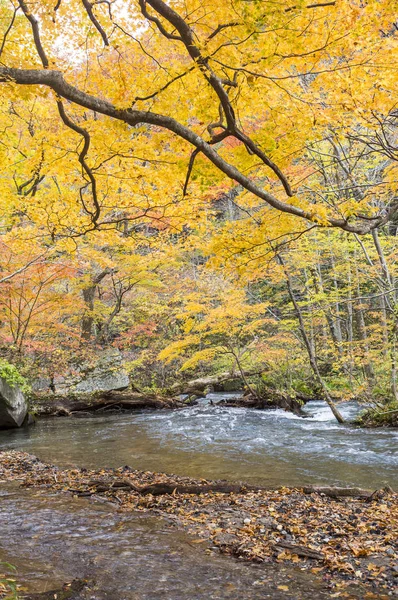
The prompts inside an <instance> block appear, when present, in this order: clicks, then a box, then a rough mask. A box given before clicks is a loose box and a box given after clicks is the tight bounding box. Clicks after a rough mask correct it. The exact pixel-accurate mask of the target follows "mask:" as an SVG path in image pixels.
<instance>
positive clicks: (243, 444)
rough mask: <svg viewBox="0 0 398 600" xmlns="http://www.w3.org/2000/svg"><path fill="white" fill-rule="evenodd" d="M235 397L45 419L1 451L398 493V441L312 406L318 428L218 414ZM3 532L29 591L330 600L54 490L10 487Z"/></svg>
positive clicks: (1, 436)
mask: <svg viewBox="0 0 398 600" xmlns="http://www.w3.org/2000/svg"><path fill="white" fill-rule="evenodd" d="M225 396H226V394H223V395H220V394H212V395H210V396H208V397H207V399H206V400H204V401H201V403H200V404H198V405H197V406H196V407H193V408H191V409H187V410H181V411H153V412H151V411H142V412H135V413H130V414H120V415H109V414H108V415H102V416H98V415H97V416H95V417H89V416H85V417H80V418H69V419H68V418H57V419H48V420H41V421H39V422H38V423H37V424H36V425H35V426H33V427H30V428H27V429H20V430H13V431H11V430H10V431H3V432H0V450H1V449H12V448H14V449H17V450H24V451H27V452H30V453H32V454H35V455H37V456H38V457H40V458H41V459H43V460H46V461H49V462H52V463H56V464H59V465H61V466H69V465H76V464H78V465H80V466H85V467H94V468H95V467H105V466H109V467H117V466H121V465H125V464H127V465H130V466H132V467H134V468H137V469H144V470H146V469H147V470H154V471H166V472H170V473H178V474H182V475H191V476H196V477H206V478H225V479H230V480H233V479H235V480H244V481H251V482H261V483H263V484H266V485H282V484H284V485H295V484H303V483H306V482H316V483H322V482H329V483H344V484H355V485H359V486H364V487H370V488H377V487H379V486H381V485H384V484H385V483H387V482H388V483H389V484H390V485H392V486H393V487H398V433H397V432H396V431H393V430H360V429H356V428H354V427H352V426H350V425H345V426H341V425H338V424H337V423H335V422H334V421H333V418H332V416H331V414H330V411H329V409H328V407H327V406H325V405H324V404H323V403H322V402H312V403H310V404H309V405H308V406H307V409H306V410H307V412H308V418H307V419H302V418H299V417H295V416H294V415H291V414H289V413H285V412H283V411H279V410H276V411H267V412H265V411H264V412H262V411H256V410H245V409H240V408H227V407H223V406H212V405H211V404H210V403H209V401H210V400H213V402H215V401H218V400H219V399H220V398H221V397H225ZM357 410H358V409H357V407H356V406H355V405H352V404H347V405H345V406H344V407H343V409H342V412H343V414H344V415H345V416H346V417H352V416H353V415H354V414H355V412H356V411H357ZM0 524H1V536H0V562H1V561H7V562H10V563H12V564H15V566H16V567H17V569H18V577H19V578H20V579H21V580H22V581H23V582H24V584H25V585H26V586H27V587H28V589H29V590H30V591H46V590H47V589H52V588H55V587H57V585H58V586H60V584H61V583H62V582H63V581H67V580H71V579H73V578H75V577H78V578H88V579H92V580H94V581H95V582H96V583H95V586H94V590H93V591H92V592H90V594H91V595H89V596H88V597H89V598H90V599H92V600H138V599H139V600H157V599H158V598H159V599H160V598H162V600H163V599H164V600H195V599H200V600H204V599H206V600H207V599H213V598H214V599H220V600H226V599H231V600H235V599H236V600H238V599H242V598H244V599H245V600H257V599H260V598H273V599H274V600H279V599H284V598H286V599H288V598H292V599H293V598H294V599H296V600H299V599H303V600H304V599H307V598H310V597H314V598H317V599H318V598H319V599H323V598H329V597H331V596H330V592H328V591H327V589H326V587H325V583H322V582H321V581H319V580H317V579H316V576H313V575H311V574H309V573H304V572H302V571H300V570H298V569H295V568H293V567H288V568H286V567H282V566H281V567H279V566H278V567H275V566H272V565H249V564H244V563H242V562H239V561H235V560H232V559H228V558H225V557H222V556H218V555H214V556H210V555H208V554H206V552H205V550H204V548H203V545H202V544H196V543H194V542H195V541H194V540H192V539H191V538H189V536H187V535H185V534H182V533H179V532H177V531H176V530H175V529H171V528H170V526H169V525H168V524H167V523H166V522H165V521H163V520H160V519H156V518H149V517H147V516H144V515H141V514H130V513H129V514H126V513H118V512H117V511H116V510H115V509H114V508H113V507H112V506H110V505H101V504H95V503H92V502H89V501H88V500H83V499H80V500H72V499H70V498H69V497H67V496H63V495H58V496H55V495H54V496H52V495H49V494H48V491H47V492H43V491H34V490H20V489H18V487H17V486H15V485H10V484H0ZM281 585H282V586H283V587H284V591H281V589H280V586H281ZM286 586H287V588H288V589H287V590H286V589H285V587H286ZM350 597H352V598H360V597H361V596H360V593H359V595H356V594H353V595H352V596H350Z"/></svg>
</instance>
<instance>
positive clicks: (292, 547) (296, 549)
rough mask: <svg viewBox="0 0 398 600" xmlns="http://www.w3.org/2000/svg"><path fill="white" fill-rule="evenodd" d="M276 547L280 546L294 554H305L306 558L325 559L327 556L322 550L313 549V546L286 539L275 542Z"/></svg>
mask: <svg viewBox="0 0 398 600" xmlns="http://www.w3.org/2000/svg"><path fill="white" fill-rule="evenodd" d="M274 548H275V549H276V550H279V548H282V549H283V550H289V552H291V553H292V554H297V556H303V557H304V558H314V559H316V560H323V559H324V558H325V555H324V554H323V553H322V552H318V551H317V550H312V548H307V547H306V546H298V545H297V544H291V543H290V542H285V541H284V540H282V541H280V542H278V543H277V544H275V546H274Z"/></svg>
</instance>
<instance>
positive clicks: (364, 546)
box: [0, 451, 398, 598]
mask: <svg viewBox="0 0 398 600" xmlns="http://www.w3.org/2000/svg"><path fill="white" fill-rule="evenodd" d="M0 479H1V480H2V481H7V482H9V481H18V482H19V483H20V484H21V485H22V486H24V487H32V488H39V489H45V490H47V491H48V492H49V493H50V492H54V491H57V492H62V493H65V492H67V493H68V494H71V495H72V496H76V497H79V498H82V497H90V498H91V499H94V500H98V501H101V502H103V501H106V502H111V503H114V504H115V505H116V506H117V507H118V510H120V511H123V512H124V511H127V512H128V511H142V512H145V513H148V514H152V515H161V516H162V517H165V518H167V519H168V520H169V521H170V522H171V523H173V524H174V525H175V526H177V527H179V528H183V529H185V530H187V531H189V533H190V534H191V535H194V536H195V537H196V538H197V539H198V545H200V544H201V543H204V544H205V545H206V544H210V546H211V547H214V548H217V549H218V550H219V551H221V552H222V553H225V554H230V555H232V556H235V557H239V558H240V559H242V560H247V561H253V562H258V563H265V564H268V563H275V564H281V563H282V564H283V563H288V564H292V565H296V566H299V567H300V568H301V569H305V570H309V571H310V572H311V573H317V574H320V575H321V576H322V577H323V579H324V580H327V581H328V582H329V583H330V584H331V585H332V586H333V587H334V588H336V589H337V590H339V591H340V592H342V593H344V590H346V589H347V586H348V587H349V586H352V585H354V586H361V589H362V591H363V594H364V595H363V596H362V597H366V596H365V593H369V594H371V593H373V594H374V593H377V594H379V595H378V596H377V597H386V598H387V597H390V595H391V593H394V590H396V582H397V576H398V565H397V559H398V553H397V550H398V549H397V547H396V542H397V539H398V495H397V494H396V493H394V492H392V491H391V490H380V491H378V492H376V493H374V494H372V495H368V496H361V495H360V496H358V494H357V492H355V495H357V496H358V497H352V496H346V497H338V498H332V497H330V496H327V495H324V494H319V493H305V492H304V491H303V489H294V488H293V489H292V488H282V489H279V490H265V489H262V490H260V489H258V490H256V489H250V488H245V487H244V486H243V487H241V486H239V485H237V484H233V486H232V487H229V488H228V487H227V488H224V492H226V493H221V491H217V489H218V490H222V487H220V485H221V486H222V485H224V486H225V485H226V484H225V482H224V483H223V484H220V482H212V481H208V480H195V479H192V478H188V477H178V476H168V475H165V474H159V473H151V472H148V471H145V472H144V471H138V470H133V469H131V468H129V467H122V468H119V469H106V470H105V469H101V470H91V469H90V470H88V469H84V468H74V469H63V468H60V467H56V466H54V465H50V464H46V463H43V462H41V461H40V460H38V459H37V458H35V457H33V456H31V455H28V454H26V453H21V452H15V451H11V452H7V451H3V452H1V453H0ZM187 492H191V493H187ZM199 492H203V493H199ZM349 593H351V592H349ZM380 594H384V596H383V595H381V596H380ZM336 597H337V596H336ZM342 597H344V595H343V596H342ZM348 597H350V596H348ZM367 597H369V598H371V597H374V596H371V595H370V596H367Z"/></svg>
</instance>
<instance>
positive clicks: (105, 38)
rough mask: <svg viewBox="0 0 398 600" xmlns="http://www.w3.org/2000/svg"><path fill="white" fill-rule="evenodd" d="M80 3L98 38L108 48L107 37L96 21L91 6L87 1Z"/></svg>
mask: <svg viewBox="0 0 398 600" xmlns="http://www.w3.org/2000/svg"><path fill="white" fill-rule="evenodd" d="M82 3H83V6H84V8H85V9H86V12H87V14H88V18H89V19H90V21H91V22H92V24H93V25H94V27H95V28H96V30H97V31H98V32H99V34H100V36H101V37H102V39H103V41H104V44H105V46H109V40H108V36H107V35H106V33H105V31H104V29H103V27H102V25H101V23H100V22H99V21H98V19H97V17H96V16H95V14H94V12H93V5H92V4H91V3H90V2H89V0H82Z"/></svg>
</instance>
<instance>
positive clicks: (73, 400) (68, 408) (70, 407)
mask: <svg viewBox="0 0 398 600" xmlns="http://www.w3.org/2000/svg"><path fill="white" fill-rule="evenodd" d="M33 402H34V404H35V406H36V410H37V414H38V415H41V416H46V415H48V416H70V415H73V414H74V413H83V412H86V413H95V412H101V411H105V410H111V409H113V410H116V409H118V408H120V409H125V410H134V409H143V408H157V409H159V408H182V407H183V406H185V405H184V403H183V402H182V401H181V400H179V399H178V398H165V397H163V396H159V395H155V394H144V393H139V392H132V391H122V392H118V391H110V392H94V393H93V394H74V395H73V394H70V395H67V396H63V395H58V394H54V395H50V396H48V395H46V396H45V397H43V396H38V395H36V396H35V397H34V398H33Z"/></svg>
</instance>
